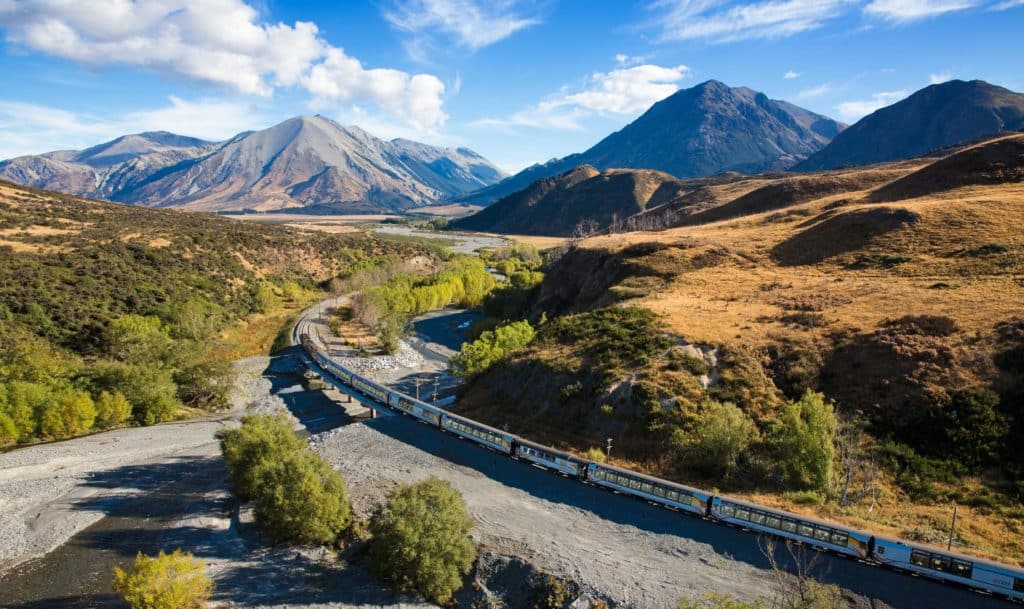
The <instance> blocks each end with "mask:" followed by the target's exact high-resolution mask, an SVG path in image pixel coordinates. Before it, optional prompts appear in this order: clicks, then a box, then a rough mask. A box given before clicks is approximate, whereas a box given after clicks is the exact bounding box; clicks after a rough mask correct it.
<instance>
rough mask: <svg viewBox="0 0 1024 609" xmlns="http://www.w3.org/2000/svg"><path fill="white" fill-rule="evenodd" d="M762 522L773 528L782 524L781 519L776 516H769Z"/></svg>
mask: <svg viewBox="0 0 1024 609" xmlns="http://www.w3.org/2000/svg"><path fill="white" fill-rule="evenodd" d="M764 524H765V526H768V527H771V528H773V529H778V528H779V527H780V526H781V525H782V520H780V519H779V517H778V516H769V517H768V518H767V519H766V520H765V521H764Z"/></svg>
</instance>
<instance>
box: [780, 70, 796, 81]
mask: <svg viewBox="0 0 1024 609" xmlns="http://www.w3.org/2000/svg"><path fill="white" fill-rule="evenodd" d="M782 77H783V78H785V79H786V80H793V79H794V78H800V72H794V71H793V70H790V71H788V72H786V73H785V74H783V75H782Z"/></svg>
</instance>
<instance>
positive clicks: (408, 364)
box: [333, 341, 423, 372]
mask: <svg viewBox="0 0 1024 609" xmlns="http://www.w3.org/2000/svg"><path fill="white" fill-rule="evenodd" d="M333 359H334V360H335V361H336V362H338V364H340V365H341V366H344V367H345V368H348V369H349V370H352V371H353V372H382V371H389V370H398V369H400V368H415V367H416V366H419V365H420V364H422V363H423V356H422V355H420V354H419V353H418V352H417V351H416V350H415V349H413V348H412V347H410V346H409V345H407V344H406V343H405V341H402V342H401V345H400V346H399V348H398V352H397V353H395V354H394V355H375V356H373V357H336V358H333Z"/></svg>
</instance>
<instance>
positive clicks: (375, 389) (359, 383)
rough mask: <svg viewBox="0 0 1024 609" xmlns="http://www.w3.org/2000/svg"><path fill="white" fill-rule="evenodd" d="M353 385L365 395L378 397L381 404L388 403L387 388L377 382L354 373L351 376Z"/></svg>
mask: <svg viewBox="0 0 1024 609" xmlns="http://www.w3.org/2000/svg"><path fill="white" fill-rule="evenodd" d="M351 385H352V386H353V387H355V388H356V389H358V390H359V391H361V392H362V393H363V394H364V395H367V396H370V397H373V398H376V399H377V400H378V401H379V402H380V403H381V404H387V403H388V392H387V390H386V389H384V388H383V387H381V386H380V385H378V384H376V383H371V382H370V381H368V380H366V379H364V378H362V377H359V376H356V375H354V374H353V375H352V376H351Z"/></svg>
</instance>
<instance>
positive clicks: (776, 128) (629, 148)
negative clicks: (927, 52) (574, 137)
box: [461, 80, 845, 204]
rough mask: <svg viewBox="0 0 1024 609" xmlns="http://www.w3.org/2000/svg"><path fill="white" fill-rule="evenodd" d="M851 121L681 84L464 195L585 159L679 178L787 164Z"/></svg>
mask: <svg viewBox="0 0 1024 609" xmlns="http://www.w3.org/2000/svg"><path fill="white" fill-rule="evenodd" d="M844 128H845V125H843V124H842V123H839V122H837V121H834V120H832V119H830V118H828V117H825V116H821V115H819V114H815V113H813V112H811V111H809V110H805V109H803V108H800V107H798V106H795V105H793V104H790V103H788V102H783V101H778V100H772V99H769V98H768V96H767V95H765V94H764V93H758V92H756V91H753V90H751V89H748V88H746V87H735V88H732V87H729V86H727V85H725V84H723V83H721V82H718V81H716V80H709V81H707V82H704V83H701V84H699V85H697V86H695V87H692V88H690V89H682V90H680V91H677V92H676V93H674V94H673V95H671V96H670V97H667V98H666V99H663V100H661V101H659V102H658V103H656V104H654V105H653V106H651V108H650V109H648V110H647V112H645V113H644V114H643V115H641V116H640V117H639V118H638V119H636V120H635V121H633V122H632V123H630V124H629V125H627V126H626V127H624V128H623V129H621V130H620V131H617V132H615V133H612V134H611V135H609V136H608V137H606V138H604V139H603V140H601V141H600V142H598V143H597V144H596V145H595V146H593V147H592V148H590V149H589V150H587V151H585V152H582V153H578V154H573V155H570V156H567V157H565V158H561V159H554V160H551V161H549V162H547V163H544V164H542V165H534V166H532V167H528V168H527V169H525V170H523V171H521V172H520V173H518V174H516V175H514V176H512V177H509V178H506V179H505V180H503V181H501V182H499V183H498V184H495V185H494V186H491V187H489V188H485V189H483V190H481V191H480V192H478V193H473V194H471V195H469V196H466V197H463V198H462V199H461V200H462V201H464V202H467V203H478V204H489V203H492V202H494V201H496V200H498V199H500V198H502V197H504V196H507V195H509V194H512V193H513V192H516V191H518V190H521V189H523V188H525V187H527V186H529V185H530V184H531V183H532V182H534V181H536V180H538V179H541V178H547V177H551V176H555V175H558V174H561V173H564V172H566V171H569V170H571V169H573V168H574V167H577V166H580V165H591V166H593V167H595V168H597V169H599V170H604V169H612V168H618V169H653V170H656V171H662V172H665V173H668V174H671V175H672V176H675V177H677V178H692V177H704V176H709V175H714V174H717V173H723V172H730V171H735V172H740V173H747V174H752V173H759V172H762V171H771V170H784V169H788V168H790V167H792V166H793V165H795V164H796V163H798V162H799V161H801V160H803V159H804V158H806V157H808V156H810V155H811V154H813V153H815V152H817V151H818V150H820V149H821V148H823V147H824V146H825V145H826V144H828V142H829V141H830V140H831V139H832V138H833V137H835V136H836V134H838V133H840V132H841V131H842V130H843V129H844Z"/></svg>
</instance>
